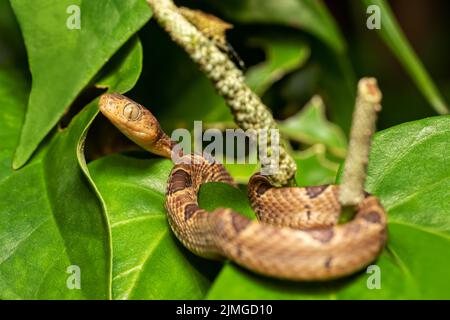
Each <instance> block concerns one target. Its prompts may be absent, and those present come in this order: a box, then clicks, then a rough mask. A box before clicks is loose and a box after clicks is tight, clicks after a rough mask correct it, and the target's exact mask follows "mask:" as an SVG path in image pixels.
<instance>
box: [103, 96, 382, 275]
mask: <svg viewBox="0 0 450 320" xmlns="http://www.w3.org/2000/svg"><path fill="white" fill-rule="evenodd" d="M99 110H100V111H101V113H102V114H103V115H104V116H105V117H106V118H107V119H108V120H109V121H110V122H111V123H112V124H113V125H114V126H115V127H117V128H118V129H119V130H120V131H121V132H122V133H123V134H124V135H125V136H127V137H128V138H129V139H131V140H132V141H133V142H134V143H135V144H137V145H139V146H140V147H142V148H143V149H145V150H147V151H150V152H151V153H153V154H156V155H159V156H162V157H166V158H170V159H172V155H173V150H174V146H175V142H174V141H172V140H171V139H170V137H169V136H168V135H167V134H166V133H165V132H164V131H163V130H162V128H161V125H160V124H159V122H158V120H157V119H156V118H155V116H154V115H153V114H152V113H151V112H150V110H148V109H147V108H145V107H144V106H142V105H141V104H139V103H137V102H135V101H133V100H131V99H130V98H128V97H126V96H123V95H121V94H118V93H105V94H103V95H102V96H101V97H100V99H99ZM208 182H221V183H225V184H228V185H231V186H237V184H236V183H235V182H234V180H233V178H232V177H231V175H230V174H229V173H228V171H227V170H226V168H225V167H224V165H223V164H222V163H220V162H218V161H214V158H212V157H210V156H205V155H202V154H180V155H179V157H178V160H177V161H176V162H175V163H174V166H173V167H172V170H171V172H170V174H169V178H168V183H167V191H166V195H165V207H166V211H167V218H168V221H169V225H170V228H171V229H172V231H173V233H174V234H175V236H176V237H177V238H178V240H179V241H180V242H181V243H182V244H183V245H184V247H186V248H187V249H188V250H189V251H191V252H192V253H194V254H196V255H198V256H201V257H204V258H208V259H229V260H231V261H233V262H234V263H236V264H238V265H240V266H241V267H243V268H245V269H248V270H250V271H252V272H254V273H257V274H261V275H264V276H268V277H273V278H278V279H284V280H293V281H325V280H331V279H336V278H340V277H344V276H348V275H351V274H353V273H355V272H357V271H360V270H362V269H364V267H367V266H368V265H369V264H370V263H371V262H373V261H374V260H376V259H377V257H378V256H379V254H380V253H381V252H382V250H383V248H384V246H385V244H386V241H387V215H386V212H385V209H384V208H383V206H382V204H381V202H380V200H379V198H377V197H376V196H374V195H371V194H369V193H365V197H364V199H363V200H362V201H361V202H360V203H359V204H358V205H357V206H356V207H355V213H354V216H353V218H352V219H351V220H349V221H347V222H345V223H340V220H339V219H340V216H341V212H342V209H343V208H341V205H340V203H339V201H338V196H339V185H337V184H327V185H319V186H307V187H291V186H289V187H278V186H274V185H272V184H271V182H270V179H269V177H268V176H265V175H262V174H260V173H255V174H253V175H252V176H251V177H250V179H249V182H248V186H247V190H248V199H249V202H250V205H251V208H252V209H253V210H254V212H255V214H256V217H257V219H250V218H248V217H246V216H243V215H241V214H239V213H238V212H236V211H234V210H233V209H230V208H217V209H215V210H213V211H211V212H208V211H206V210H204V209H202V208H201V207H200V206H199V202H198V195H199V190H200V187H201V186H202V184H205V183H208Z"/></svg>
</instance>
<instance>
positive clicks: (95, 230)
mask: <svg viewBox="0 0 450 320" xmlns="http://www.w3.org/2000/svg"><path fill="white" fill-rule="evenodd" d="M126 47H127V48H128V49H129V51H126V52H127V53H126V54H121V53H119V54H117V55H116V56H115V57H114V58H113V61H114V63H112V64H111V65H110V66H109V67H107V69H108V70H110V69H111V70H112V69H114V70H115V71H116V73H115V75H114V76H112V75H111V76H109V77H107V78H106V79H105V80H104V81H103V82H102V83H103V85H104V86H105V87H108V88H110V89H111V90H114V91H122V90H123V91H127V90H129V89H130V88H131V86H132V85H134V82H135V81H136V79H137V77H138V75H139V73H140V71H141V67H142V61H141V57H142V54H141V46H140V43H139V41H136V39H135V40H134V41H133V42H132V43H131V44H130V45H127V46H126ZM113 66H114V67H113ZM0 84H1V86H0V90H2V92H1V93H3V94H1V95H0V99H1V100H2V101H1V102H3V103H2V105H3V106H4V109H3V112H2V114H1V116H0V117H1V118H0V119H1V121H2V123H4V124H5V125H2V129H1V130H0V136H1V137H2V138H3V137H4V138H5V139H0V141H1V142H0V143H1V145H0V147H1V150H4V153H1V154H0V159H1V160H2V164H5V167H3V166H2V167H1V168H0V176H1V178H3V180H2V179H1V178H0V219H1V220H2V224H1V225H0V298H1V299H83V298H88V299H108V298H110V297H111V248H110V246H111V244H110V234H109V226H108V221H107V218H106V215H105V214H104V211H103V207H102V206H103V202H102V201H101V198H99V194H98V192H97V191H96V190H95V187H94V188H93V185H92V181H91V180H90V177H89V175H88V172H87V168H86V163H85V160H84V154H83V143H84V138H85V135H86V132H87V128H88V127H89V125H90V123H91V122H92V121H93V119H94V117H95V115H96V114H97V112H98V108H97V103H98V102H97V101H96V100H94V101H93V102H91V103H90V104H89V105H88V106H87V107H85V108H84V109H83V111H81V112H80V113H79V114H78V115H77V116H76V117H74V118H73V119H72V121H71V123H70V125H69V126H68V127H67V128H66V129H64V130H61V131H59V132H56V134H54V135H52V137H50V139H48V140H49V141H48V142H47V143H46V145H45V147H42V146H41V147H40V149H39V151H38V153H37V154H36V156H35V157H33V159H32V160H31V162H30V163H29V164H28V165H27V166H25V167H24V168H22V169H21V170H19V171H16V172H13V171H12V170H11V162H12V152H13V148H14V147H15V143H17V139H18V137H19V133H20V131H19V129H20V123H21V120H22V119H23V115H24V112H25V107H26V97H27V95H28V94H27V90H26V88H27V86H26V85H25V84H24V81H23V80H21V78H20V75H17V74H15V73H6V72H3V71H1V72H0ZM11 199H14V201H11ZM99 200H100V201H99ZM72 265H76V266H78V267H79V268H80V272H81V273H80V284H81V288H80V289H69V287H68V286H67V281H69V282H71V280H70V278H69V277H70V276H71V274H69V273H68V272H67V268H68V267H69V266H72ZM18 270H20V272H18Z"/></svg>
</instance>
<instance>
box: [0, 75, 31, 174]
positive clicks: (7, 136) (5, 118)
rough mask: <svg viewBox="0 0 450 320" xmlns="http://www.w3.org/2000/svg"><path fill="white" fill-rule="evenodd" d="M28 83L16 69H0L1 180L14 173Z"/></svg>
mask: <svg viewBox="0 0 450 320" xmlns="http://www.w3.org/2000/svg"><path fill="white" fill-rule="evenodd" d="M27 98H28V84H27V82H26V81H25V79H24V77H23V76H22V75H21V74H20V73H18V72H17V71H14V70H6V69H2V70H0V105H1V106H2V112H0V123H1V126H0V181H1V180H3V178H5V177H7V176H8V175H10V174H11V173H13V169H12V164H11V163H12V158H13V155H14V150H15V149H16V146H17V143H18V142H19V136H20V127H21V125H22V121H23V118H24V116H25V110H26V106H27Z"/></svg>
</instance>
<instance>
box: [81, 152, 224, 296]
mask: <svg viewBox="0 0 450 320" xmlns="http://www.w3.org/2000/svg"><path fill="white" fill-rule="evenodd" d="M172 167H173V163H172V162H171V161H169V160H162V159H138V158H133V157H130V156H124V155H113V156H108V157H105V158H102V159H100V160H97V161H94V162H93V163H91V164H90V165H89V170H90V172H91V174H92V177H93V178H94V181H95V184H96V185H97V187H98V188H99V190H100V193H101V194H102V197H103V198H104V200H105V202H106V208H107V212H108V216H109V218H110V221H111V232H112V240H113V252H114V255H113V297H114V299H199V298H202V297H203V296H204V294H205V293H206V291H207V289H208V288H209V285H210V281H209V279H208V277H207V276H205V274H204V273H205V272H201V270H202V268H203V270H205V269H206V268H208V267H211V266H210V264H209V263H207V262H205V261H202V260H201V259H199V258H197V257H195V256H194V255H192V254H191V253H189V252H187V250H186V249H184V248H183V247H182V246H181V245H180V244H179V242H178V240H177V239H175V237H174V236H173V234H172V231H171V230H170V227H169V225H168V224H167V218H166V210H165V208H164V199H165V189H166V181H167V178H168V176H169V172H170V170H171V168H172ZM214 268H215V267H214V266H213V269H214Z"/></svg>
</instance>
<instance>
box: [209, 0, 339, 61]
mask: <svg viewBox="0 0 450 320" xmlns="http://www.w3.org/2000/svg"><path fill="white" fill-rule="evenodd" d="M212 4H213V5H216V6H218V7H219V8H221V10H222V11H223V13H224V14H225V15H226V16H227V17H229V18H230V19H231V20H232V21H239V22H241V23H249V22H251V23H263V24H282V25H287V26H289V27H294V28H299V29H303V30H305V31H307V32H309V33H311V34H313V35H314V36H316V37H317V38H319V39H321V40H322V41H323V42H325V43H326V44H327V45H328V46H330V47H331V48H332V49H333V50H335V51H336V52H339V53H342V52H344V51H345V43H344V40H343V38H342V35H341V33H340V32H339V29H338V28H337V26H336V23H335V21H334V20H333V17H332V16H331V14H330V13H329V12H328V10H327V8H326V6H325V5H324V4H323V2H322V1H317V0H279V1H270V0H263V1H261V0H228V1H226V2H222V1H220V2H213V3H212Z"/></svg>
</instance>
